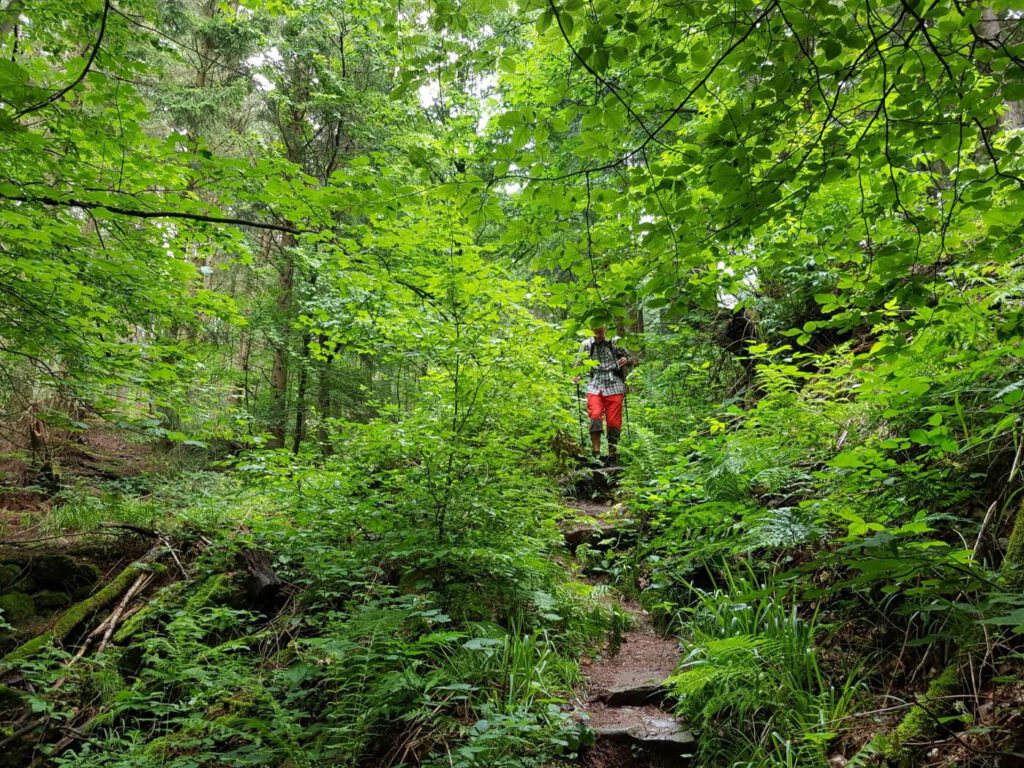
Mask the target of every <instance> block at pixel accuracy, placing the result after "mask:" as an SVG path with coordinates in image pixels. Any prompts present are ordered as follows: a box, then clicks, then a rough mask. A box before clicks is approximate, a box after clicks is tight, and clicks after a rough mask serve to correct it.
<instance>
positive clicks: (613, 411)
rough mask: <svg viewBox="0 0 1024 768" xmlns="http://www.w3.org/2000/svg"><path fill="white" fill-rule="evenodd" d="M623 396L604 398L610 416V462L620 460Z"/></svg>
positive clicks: (606, 411)
mask: <svg viewBox="0 0 1024 768" xmlns="http://www.w3.org/2000/svg"><path fill="white" fill-rule="evenodd" d="M622 398H623V395H606V396H605V398H604V408H605V415H606V416H607V418H608V462H609V463H610V464H616V463H618V461H619V436H620V435H621V434H622Z"/></svg>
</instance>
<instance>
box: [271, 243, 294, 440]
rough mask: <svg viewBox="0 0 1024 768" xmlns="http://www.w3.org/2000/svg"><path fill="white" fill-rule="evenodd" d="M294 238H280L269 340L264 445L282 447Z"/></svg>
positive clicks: (286, 406) (286, 399) (285, 409)
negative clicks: (272, 331) (274, 318)
mask: <svg viewBox="0 0 1024 768" xmlns="http://www.w3.org/2000/svg"><path fill="white" fill-rule="evenodd" d="M293 245H295V237H294V236H293V235H291V234H289V233H287V232H286V233H285V234H284V235H282V237H281V261H282V263H281V265H280V267H279V270H278V275H279V277H278V280H277V300H276V302H275V306H276V309H277V334H276V336H275V338H274V340H273V353H274V357H273V362H272V363H271V368H270V389H271V392H270V424H269V431H270V441H269V442H268V443H267V447H268V448H283V447H284V439H285V435H286V434H287V432H288V333H289V331H290V330H291V307H292V290H293V289H294V287H295V260H294V259H293V258H292V254H291V252H290V250H289V249H290V248H291V247H292V246H293Z"/></svg>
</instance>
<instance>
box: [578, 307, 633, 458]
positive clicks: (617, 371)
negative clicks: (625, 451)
mask: <svg viewBox="0 0 1024 768" xmlns="http://www.w3.org/2000/svg"><path fill="white" fill-rule="evenodd" d="M592 330H593V333H594V335H593V337H591V338H589V339H585V340H584V341H583V344H582V345H581V346H580V354H579V356H578V357H577V358H576V360H577V364H578V363H579V362H580V361H581V360H582V359H584V358H585V357H589V358H590V359H591V360H596V361H597V363H598V364H597V365H595V366H594V367H593V368H591V369H590V373H589V379H588V380H587V414H588V415H589V416H590V448H591V450H592V451H593V452H594V461H595V462H600V460H601V433H602V432H603V431H604V427H603V424H602V422H601V417H602V415H603V416H604V418H605V420H607V422H608V457H607V459H606V462H605V466H613V465H615V464H616V462H618V460H619V436H620V435H621V434H622V401H623V399H624V398H625V396H626V373H627V369H628V367H629V366H631V365H633V362H634V361H633V359H632V358H631V357H630V356H629V353H628V352H627V351H626V350H624V349H622V348H621V347H618V346H616V344H615V342H616V339H611V340H608V339H607V338H605V328H604V326H603V325H601V326H598V327H597V328H593V329H592ZM574 381H575V382H576V383H577V384H579V383H580V377H579V376H577V377H576V378H575V379H574Z"/></svg>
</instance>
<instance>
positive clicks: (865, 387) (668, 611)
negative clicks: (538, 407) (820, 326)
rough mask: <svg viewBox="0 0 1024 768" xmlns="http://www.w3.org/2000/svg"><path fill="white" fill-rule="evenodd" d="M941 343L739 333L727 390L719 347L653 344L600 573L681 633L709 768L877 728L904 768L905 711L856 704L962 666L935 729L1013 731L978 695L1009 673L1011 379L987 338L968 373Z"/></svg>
mask: <svg viewBox="0 0 1024 768" xmlns="http://www.w3.org/2000/svg"><path fill="white" fill-rule="evenodd" d="M681 340H688V341H689V342H690V343H689V345H688V346H684V345H682V344H681ZM947 343H949V339H948V338H947V337H946V336H944V334H943V332H942V331H941V330H934V331H924V332H922V333H921V335H920V336H919V337H918V338H917V339H916V340H915V345H914V346H913V347H901V348H900V349H899V350H898V353H897V352H895V351H894V352H893V354H892V355H891V357H890V358H887V359H884V360H882V361H875V363H874V364H873V365H865V364H863V363H861V362H860V361H859V360H858V359H857V357H856V356H855V355H854V354H852V353H847V352H845V351H844V350H843V349H842V348H840V349H838V350H837V351H836V353H835V354H834V355H833V356H831V357H824V356H817V357H813V360H810V359H809V358H811V356H809V355H804V356H803V357H801V356H800V355H798V354H794V353H793V351H792V350H791V349H790V348H789V347H781V348H780V349H778V350H771V349H769V348H768V345H766V344H760V345H752V346H751V352H752V354H754V355H758V356H760V357H759V365H758V367H757V369H756V375H755V377H754V379H753V380H751V381H750V382H748V384H747V389H746V391H745V393H744V394H743V396H742V397H736V396H734V395H733V394H732V392H733V391H735V387H734V386H733V387H732V388H731V387H730V386H726V385H723V384H720V383H719V382H718V381H717V380H716V378H715V377H716V375H717V374H716V373H715V371H716V368H719V369H720V367H721V365H722V364H721V363H720V362H718V361H719V360H720V358H721V356H722V353H721V351H720V350H717V349H716V348H715V347H714V346H713V345H711V344H709V343H707V342H706V341H704V342H701V341H700V340H699V339H694V338H692V337H688V336H687V334H686V332H685V330H680V331H678V332H677V333H676V334H674V335H669V336H667V337H665V338H664V339H662V338H660V337H657V336H655V337H649V346H650V350H649V351H650V352H651V360H652V362H650V363H648V364H647V365H646V366H645V368H644V369H642V370H641V371H640V372H639V373H638V374H636V375H635V376H634V377H632V378H631V382H632V383H633V384H634V387H635V390H636V394H635V395H634V403H633V415H634V423H633V425H632V429H631V436H630V439H629V440H628V441H627V445H626V447H625V450H626V451H627V453H628V455H629V456H630V459H631V461H630V464H629V468H628V470H627V477H626V482H625V492H626V495H627V497H628V505H629V508H630V510H631V517H632V519H633V521H634V523H633V526H632V528H631V529H630V530H629V531H627V532H626V534H625V535H626V537H627V538H629V540H631V541H633V542H635V545H634V546H632V547H631V548H629V549H627V550H624V551H621V552H619V553H616V554H613V555H611V556H608V557H606V558H605V562H603V563H602V567H603V568H604V570H605V572H606V573H608V574H609V575H611V576H613V577H614V578H616V579H617V580H618V582H619V583H620V584H621V585H623V586H625V587H626V588H627V589H630V590H632V591H634V592H635V593H637V594H638V595H639V596H640V598H641V599H642V600H643V602H644V604H645V605H646V606H647V607H648V608H649V609H650V610H651V611H652V612H653V613H654V615H655V617H656V619H657V620H658V621H659V622H660V623H661V624H662V625H663V626H665V627H667V628H670V629H672V630H673V631H675V632H677V633H678V634H679V635H680V636H681V637H682V638H684V646H685V658H684V661H683V663H682V664H681V665H680V667H679V669H678V670H677V674H676V675H675V676H674V677H673V680H672V683H673V693H674V696H675V699H674V701H675V703H676V706H677V711H678V712H680V713H681V714H683V715H685V716H686V717H687V719H688V720H689V722H690V724H691V725H692V726H693V727H694V728H695V730H696V733H697V735H698V744H699V753H700V755H701V759H702V763H701V764H702V765H707V766H715V765H723V766H734V765H757V766H762V765H785V766H789V765H794V766H795V765H800V766H804V765H823V764H826V763H827V761H828V760H829V759H830V758H833V757H836V756H837V755H838V756H843V755H846V756H847V757H850V756H852V755H854V754H857V753H858V752H859V751H860V750H861V749H862V748H863V747H864V745H865V744H866V743H867V742H868V740H869V739H870V738H871V737H873V736H874V737H877V738H876V739H875V741H874V742H872V743H873V744H887V743H890V742H892V741H896V742H898V743H899V744H900V745H901V746H900V751H899V752H900V753H899V759H900V760H901V761H902V762H901V764H906V765H914V764H917V763H916V762H915V761H916V760H918V758H920V754H919V753H918V751H916V750H919V749H920V748H919V747H918V746H916V743H913V740H910V742H908V743H906V744H905V743H904V742H905V740H904V739H903V738H902V735H901V734H902V730H906V726H903V727H902V730H897V729H898V727H899V722H900V717H901V715H902V713H901V712H900V709H899V707H896V709H895V710H894V711H895V713H896V714H892V715H889V716H883V717H873V716H871V715H870V714H867V713H870V712H873V711H874V710H878V709H881V710H883V711H885V709H886V707H888V706H891V701H892V699H891V697H892V696H898V697H899V699H900V700H901V701H908V702H914V701H918V700H920V697H921V696H925V695H926V691H927V690H928V689H929V683H930V680H931V678H932V677H933V676H934V675H935V674H936V673H935V672H929V670H941V669H944V668H947V665H949V664H950V663H951V662H952V661H953V660H954V659H956V660H957V662H958V664H960V665H961V666H964V665H967V666H973V667H974V669H975V670H976V671H975V675H976V678H975V681H974V685H975V688H974V690H973V691H972V692H971V693H969V694H968V693H965V694H962V695H961V694H957V696H955V697H953V698H954V699H956V701H955V704H956V706H955V707H954V709H955V710H956V712H957V713H958V714H957V715H956V717H953V718H950V717H945V716H944V717H943V724H942V727H941V728H936V729H933V731H934V732H933V736H934V738H935V739H937V740H939V741H941V740H942V739H944V738H945V739H950V740H951V742H950V743H951V744H952V747H951V748H955V746H956V744H957V743H959V742H957V741H956V740H955V737H954V735H955V734H956V732H957V731H965V732H966V733H967V734H968V735H972V736H973V735H974V734H977V738H984V739H993V740H994V742H996V743H998V740H999V739H1005V738H1010V736H1009V734H1008V732H1007V731H1006V730H1005V729H1001V728H999V727H991V726H990V725H989V724H986V723H983V722H980V721H978V720H977V719H976V717H977V706H978V704H979V702H980V699H978V698H976V697H977V694H978V691H979V690H982V689H992V688H993V687H996V686H999V685H1002V684H1006V683H1007V682H1009V681H1013V680H1019V678H1020V672H1021V670H1020V666H1019V654H1017V653H1016V649H1017V648H1018V647H1019V639H1018V635H1019V633H1020V632H1021V631H1024V604H1022V602H1021V598H1020V594H1019V590H1015V589H1014V588H1013V585H1014V584H1015V581H1014V579H1013V575H1014V574H1015V573H1016V571H1015V570H1014V569H1015V568H1016V567H1017V566H1016V564H1015V560H1014V558H1016V557H1017V555H1016V554H1015V551H1016V550H1014V548H1013V547H1012V545H1011V546H1008V545H1007V543H1006V542H1007V540H1008V539H1009V540H1010V541H1011V542H1012V536H1011V535H1010V533H1011V530H1012V527H1013V522H1014V520H1015V518H1016V516H1017V507H1018V505H1019V498H1018V494H1017V493H1016V492H1015V491H1014V490H1013V489H1014V488H1015V487H1016V478H1015V477H1014V476H1013V474H1012V472H1013V470H1012V469H1011V467H1012V465H1013V463H1014V462H1013V457H1014V455H1015V454H1018V450H1019V445H1020V441H1021V439H1022V438H1021V432H1020V428H1019V424H1018V420H1019V417H1018V416H1017V415H1016V414H1015V411H1014V408H1013V405H1014V403H1016V402H1018V401H1019V395H1018V394H1016V393H1017V386H1018V384H1017V383H1015V382H1019V372H1018V370H1017V367H1016V364H1015V363H1014V361H1013V359H1012V358H1010V357H1003V358H1000V356H999V354H1000V353H999V350H1000V347H999V346H998V344H995V339H992V338H985V339H984V340H982V339H980V338H979V339H977V340H976V343H977V344H978V345H979V347H978V348H977V349H976V350H974V351H973V352H972V355H976V360H975V363H974V365H972V366H971V367H970V368H967V369H955V368H950V367H948V366H945V365H940V364H937V362H936V360H937V358H936V355H938V353H939V350H941V349H944V345H945V344H947ZM986 344H992V345H993V347H992V349H986V348H985V345H986ZM666 353H667V354H670V355H671V359H669V360H667V361H666V360H664V359H662V358H661V357H659V356H660V355H663V354H666ZM965 354H966V352H965ZM725 365H729V363H725ZM733 381H734V382H735V379H734V380H733ZM716 398H720V399H716ZM1018 455H1019V454H1018ZM1008 478H1009V481H1008ZM976 545H977V548H976ZM1004 553H1005V554H1004ZM997 659H999V660H1002V661H1001V662H999V663H993V661H994V660H997ZM908 706H909V705H908ZM944 712H945V710H944ZM918 719H920V716H918ZM865 723H872V727H871V728H865V727H864V725H865ZM890 732H892V733H893V735H892V736H891V737H889V736H887V734H889V733H890ZM887 739H888V741H887ZM868 751H870V750H868ZM868 751H865V752H864V753H863V754H868ZM875 753H878V750H877V749H876V750H874V752H873V753H872V754H875ZM878 754H880V753H878Z"/></svg>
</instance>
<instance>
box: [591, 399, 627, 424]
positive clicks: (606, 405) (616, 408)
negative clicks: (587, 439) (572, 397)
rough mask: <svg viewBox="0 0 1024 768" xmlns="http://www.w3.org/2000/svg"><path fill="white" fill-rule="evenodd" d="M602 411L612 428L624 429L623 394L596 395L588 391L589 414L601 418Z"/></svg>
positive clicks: (593, 417) (594, 417)
mask: <svg viewBox="0 0 1024 768" xmlns="http://www.w3.org/2000/svg"><path fill="white" fill-rule="evenodd" d="M602 412H603V413H604V417H605V419H606V420H607V421H608V426H609V427H610V428H611V429H622V395H594V394H591V393H590V392H588V393H587V415H588V416H590V418H591V419H597V420H600V419H601V414H602ZM595 431H598V430H595Z"/></svg>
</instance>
